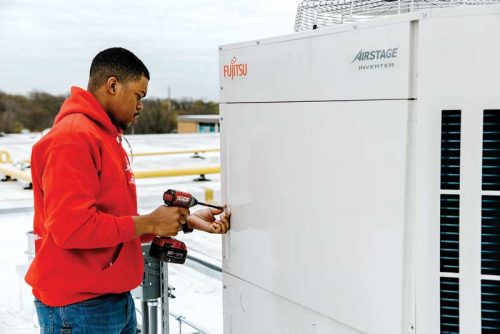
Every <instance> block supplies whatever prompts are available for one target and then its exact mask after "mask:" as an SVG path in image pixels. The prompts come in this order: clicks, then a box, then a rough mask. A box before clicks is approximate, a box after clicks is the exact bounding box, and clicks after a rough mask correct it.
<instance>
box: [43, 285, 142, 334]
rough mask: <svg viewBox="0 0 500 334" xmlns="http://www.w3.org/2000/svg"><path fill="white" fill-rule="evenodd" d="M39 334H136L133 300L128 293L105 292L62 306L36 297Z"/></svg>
mask: <svg viewBox="0 0 500 334" xmlns="http://www.w3.org/2000/svg"><path fill="white" fill-rule="evenodd" d="M35 306H36V313H37V315H38V323H39V324H40V334H136V332H137V320H136V317H135V305H134V300H133V299H132V296H131V295H130V293H129V292H127V293H122V294H117V295H105V296H101V297H98V298H93V299H90V300H86V301H83V302H80V303H76V304H71V305H67V306H62V307H50V306H47V305H45V304H43V303H42V302H40V301H39V300H36V299H35Z"/></svg>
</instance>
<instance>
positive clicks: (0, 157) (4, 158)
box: [0, 151, 12, 164]
mask: <svg viewBox="0 0 500 334" xmlns="http://www.w3.org/2000/svg"><path fill="white" fill-rule="evenodd" d="M7 163H8V164H11V163H12V160H10V153H9V152H8V151H0V164H7Z"/></svg>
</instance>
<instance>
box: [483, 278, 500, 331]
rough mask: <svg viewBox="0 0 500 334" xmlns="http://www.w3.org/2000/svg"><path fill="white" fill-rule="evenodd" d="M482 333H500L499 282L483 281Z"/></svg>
mask: <svg viewBox="0 0 500 334" xmlns="http://www.w3.org/2000/svg"><path fill="white" fill-rule="evenodd" d="M481 333H482V334H498V333H500V282H499V281H490V280H483V281H481Z"/></svg>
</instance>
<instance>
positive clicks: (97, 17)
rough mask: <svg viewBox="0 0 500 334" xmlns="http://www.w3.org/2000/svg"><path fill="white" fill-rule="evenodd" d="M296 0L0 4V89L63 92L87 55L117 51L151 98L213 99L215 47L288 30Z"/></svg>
mask: <svg viewBox="0 0 500 334" xmlns="http://www.w3.org/2000/svg"><path fill="white" fill-rule="evenodd" d="M299 2H300V0H267V1H266V0H246V1H244V0H142V1H138V0H134V1H132V0H85V1H74V0H73V1H72V0H0V91H4V92H7V93H11V94H27V93H29V92H31V91H35V90H36V91H45V92H49V93H52V94H67V93H68V92H69V88H70V86H72V85H78V86H82V87H86V83H87V78H88V70H89V67H90V63H91V61H92V58H93V57H94V56H95V54H96V53H97V52H99V51H100V50H102V49H105V48H108V47H112V46H122V47H125V48H127V49H129V50H131V51H132V52H134V53H135V54H136V55H137V56H139V58H141V59H142V60H143V61H144V63H145V64H146V66H147V67H148V68H149V71H150V73H151V81H150V84H149V92H148V95H149V96H155V97H160V98H164V97H166V96H167V87H168V86H170V87H171V95H172V97H173V98H182V97H190V98H202V99H205V100H213V101H218V99H219V95H218V87H219V85H218V80H219V78H218V46H219V45H223V44H228V43H235V42H243V41H247V40H253V39H259V38H263V37H271V36H277V35H283V34H290V33H293V24H294V21H295V12H296V9H297V5H298V4H299Z"/></svg>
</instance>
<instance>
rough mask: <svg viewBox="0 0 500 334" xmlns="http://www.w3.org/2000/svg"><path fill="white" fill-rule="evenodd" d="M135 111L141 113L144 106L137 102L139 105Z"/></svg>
mask: <svg viewBox="0 0 500 334" xmlns="http://www.w3.org/2000/svg"><path fill="white" fill-rule="evenodd" d="M136 109H137V111H142V110H143V109H144V104H142V102H141V101H139V103H137V107H136Z"/></svg>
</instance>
